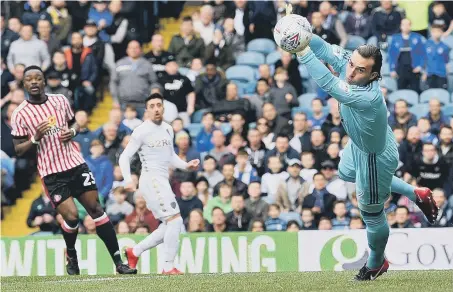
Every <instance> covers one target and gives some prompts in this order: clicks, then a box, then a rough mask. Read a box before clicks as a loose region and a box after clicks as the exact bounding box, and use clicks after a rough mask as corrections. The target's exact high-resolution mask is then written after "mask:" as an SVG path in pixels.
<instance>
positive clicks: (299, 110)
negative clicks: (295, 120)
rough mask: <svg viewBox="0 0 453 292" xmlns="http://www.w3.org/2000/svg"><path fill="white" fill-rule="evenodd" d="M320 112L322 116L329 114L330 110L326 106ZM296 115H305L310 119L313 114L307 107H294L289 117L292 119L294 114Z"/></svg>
mask: <svg viewBox="0 0 453 292" xmlns="http://www.w3.org/2000/svg"><path fill="white" fill-rule="evenodd" d="M322 112H323V113H324V115H326V116H327V115H328V114H329V112H330V109H329V107H328V106H325V107H323V108H322ZM297 113H305V114H306V115H307V118H308V119H310V118H311V117H312V116H313V112H312V110H311V107H307V106H299V107H294V108H292V110H291V116H292V117H294V115H295V114H297Z"/></svg>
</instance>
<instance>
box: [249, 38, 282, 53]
mask: <svg viewBox="0 0 453 292" xmlns="http://www.w3.org/2000/svg"><path fill="white" fill-rule="evenodd" d="M275 49H276V45H275V42H274V41H272V40H270V39H254V40H252V41H250V42H249V43H248V44H247V51H248V52H258V53H262V54H264V55H267V54H270V53H272V52H273V51H275Z"/></svg>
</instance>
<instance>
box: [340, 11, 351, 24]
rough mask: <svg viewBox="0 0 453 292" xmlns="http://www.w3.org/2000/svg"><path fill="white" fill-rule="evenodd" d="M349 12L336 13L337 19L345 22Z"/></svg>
mask: <svg viewBox="0 0 453 292" xmlns="http://www.w3.org/2000/svg"><path fill="white" fill-rule="evenodd" d="M348 15H349V12H348V11H342V12H340V13H339V14H338V19H339V20H340V21H341V22H342V23H345V22H346V19H347V18H348Z"/></svg>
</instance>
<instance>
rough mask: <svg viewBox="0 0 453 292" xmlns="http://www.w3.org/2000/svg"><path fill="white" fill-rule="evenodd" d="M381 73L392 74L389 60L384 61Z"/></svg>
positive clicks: (383, 74)
mask: <svg viewBox="0 0 453 292" xmlns="http://www.w3.org/2000/svg"><path fill="white" fill-rule="evenodd" d="M381 75H382V76H385V77H389V76H390V65H389V63H387V62H383V63H382V68H381Z"/></svg>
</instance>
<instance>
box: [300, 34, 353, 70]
mask: <svg viewBox="0 0 453 292" xmlns="http://www.w3.org/2000/svg"><path fill="white" fill-rule="evenodd" d="M309 46H310V49H311V50H312V51H313V53H315V55H316V57H317V58H318V59H320V60H324V61H326V62H327V63H328V64H329V65H331V66H332V67H333V69H334V70H335V71H336V72H341V70H342V69H343V68H344V67H345V66H346V64H347V63H348V59H349V55H350V54H349V52H348V51H346V50H345V49H343V48H342V47H340V46H337V45H331V44H329V43H328V42H326V41H325V40H323V39H322V38H320V37H319V36H317V35H315V34H313V35H312V37H311V41H310V44H309Z"/></svg>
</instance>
